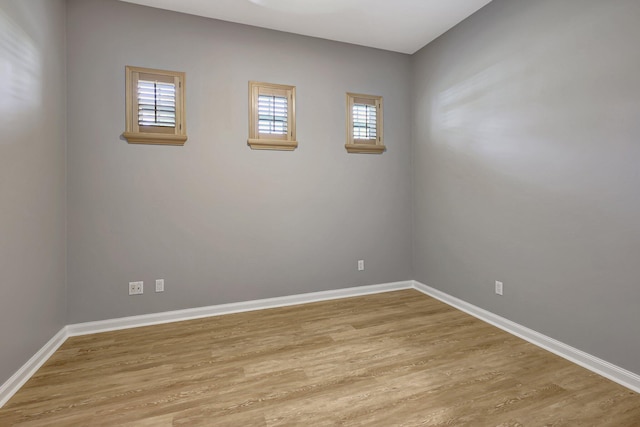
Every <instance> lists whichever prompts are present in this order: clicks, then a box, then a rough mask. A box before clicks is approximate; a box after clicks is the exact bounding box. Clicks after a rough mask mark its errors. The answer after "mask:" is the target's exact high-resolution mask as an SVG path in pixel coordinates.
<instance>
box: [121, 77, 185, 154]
mask: <svg viewBox="0 0 640 427" xmlns="http://www.w3.org/2000/svg"><path fill="white" fill-rule="evenodd" d="M184 92H185V74H184V73H181V72H175V71H163V70H153V69H149V68H140V67H130V66H127V67H126V114H127V116H126V131H125V132H124V134H123V136H124V137H125V138H126V139H127V141H129V142H130V143H135V144H168V145H184V143H185V141H186V140H187V133H186V122H185V108H184V102H185V97H184Z"/></svg>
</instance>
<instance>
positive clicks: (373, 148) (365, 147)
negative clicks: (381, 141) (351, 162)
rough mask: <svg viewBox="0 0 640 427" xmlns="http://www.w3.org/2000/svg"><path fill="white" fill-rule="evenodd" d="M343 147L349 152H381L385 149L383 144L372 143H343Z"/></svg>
mask: <svg viewBox="0 0 640 427" xmlns="http://www.w3.org/2000/svg"><path fill="white" fill-rule="evenodd" d="M344 147H345V148H346V149H347V152H349V153H360V154H382V153H383V152H384V151H385V150H386V149H387V147H385V146H384V145H373V144H345V146H344Z"/></svg>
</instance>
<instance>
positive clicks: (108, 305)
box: [67, 0, 412, 323]
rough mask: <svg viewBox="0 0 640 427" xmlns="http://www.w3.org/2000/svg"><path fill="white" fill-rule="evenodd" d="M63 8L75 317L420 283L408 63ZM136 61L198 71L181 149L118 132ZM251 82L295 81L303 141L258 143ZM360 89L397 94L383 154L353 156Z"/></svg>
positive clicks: (185, 20) (211, 25)
mask: <svg viewBox="0 0 640 427" xmlns="http://www.w3.org/2000/svg"><path fill="white" fill-rule="evenodd" d="M67 10H68V16H67V20H68V39H67V42H68V86H69V88H68V108H69V109H68V114H69V117H70V120H69V127H68V183H69V185H68V193H69V194H68V240H69V241H68V244H69V253H68V256H69V259H68V270H69V272H68V304H69V319H68V321H69V323H76V322H82V321H90V320H99V319H107V318H115V317H120V316H127V315H136V314H144V313H150V312H159V311H165V310H172V309H182V308H189V307H196V306H204V305H210V304H221V303H227V302H234V301H243V300H252V299H258V298H267V297H277V296H281V295H289V294H299V293H304V292H312V291H322V290H328V289H336V288H342V287H350V286H359V285H368V284H375V283H383V282H389V281H397V280H406V279H411V277H412V274H411V243H410V242H411V236H410V234H411V191H410V181H411V174H410V170H409V164H410V155H411V148H410V147H411V145H410V144H411V134H410V113H409V108H410V98H411V97H410V93H409V85H408V81H409V80H410V75H411V74H410V65H411V60H410V57H409V56H407V55H401V54H394V53H389V52H384V51H379V50H374V49H368V48H362V47H356V46H351V45H346V44H340V43H334V42H329V41H324V40H318V39H312V38H306V37H300V36H294V35H290V34H285V33H279V32H274V31H269V30H263V29H257V28H252V27H246V26H241V25H236V24H231V23H226V22H221V21H215V20H209V19H204V18H199V17H194V16H189V15H182V14H176V13H172V12H166V11H161V10H156V9H149V8H145V7H141V6H136V5H131V4H126V3H121V2H116V1H102V0H71V1H69V2H68V9H67ZM125 65H135V66H145V67H153V68H160V69H168V70H178V71H185V72H186V73H187V131H188V136H189V140H188V141H187V143H186V145H185V146H184V147H162V146H149V145H146V146H145V145H130V144H127V143H126V141H124V140H122V138H121V137H120V135H121V134H122V132H123V131H124V105H125V101H124V67H125ZM363 70H366V72H364V71H363ZM249 80H258V81H266V82H273V83H282V84H291V85H295V86H297V118H298V120H297V135H298V140H299V148H298V149H297V150H296V151H294V152H273V151H271V152H270V151H252V150H251V149H250V148H249V147H248V146H247V144H246V141H247V136H248V135H247V133H248V118H247V111H248V106H247V102H248V101H247V99H248V88H247V85H248V81H249ZM347 91H353V92H363V93H371V94H374V95H382V96H384V101H385V123H384V124H385V143H386V145H387V147H388V151H387V152H386V153H385V154H383V155H357V154H347V153H346V151H345V149H344V144H345V103H346V102H345V92H347ZM358 259H364V260H365V263H366V270H365V271H364V272H357V271H356V261H357V260H358ZM156 278H164V279H165V280H166V285H165V286H166V291H165V292H164V293H162V294H156V293H155V292H154V291H153V280H154V279H156ZM133 280H143V281H144V282H145V293H144V295H142V296H135V297H130V296H128V295H127V283H128V282H129V281H133Z"/></svg>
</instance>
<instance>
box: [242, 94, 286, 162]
mask: <svg viewBox="0 0 640 427" xmlns="http://www.w3.org/2000/svg"><path fill="white" fill-rule="evenodd" d="M248 144H249V146H250V147H251V148H252V149H254V150H286V151H292V150H295V149H296V148H297V147H298V141H296V88H295V86H285V85H277V84H271V83H258V82H249V140H248Z"/></svg>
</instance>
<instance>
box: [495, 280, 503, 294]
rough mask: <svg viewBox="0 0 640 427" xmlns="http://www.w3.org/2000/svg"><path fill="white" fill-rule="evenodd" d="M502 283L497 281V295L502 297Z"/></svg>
mask: <svg viewBox="0 0 640 427" xmlns="http://www.w3.org/2000/svg"><path fill="white" fill-rule="evenodd" d="M502 286H503V285H502V282H499V281H497V280H496V294H498V295H502Z"/></svg>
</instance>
